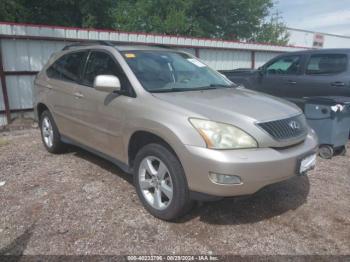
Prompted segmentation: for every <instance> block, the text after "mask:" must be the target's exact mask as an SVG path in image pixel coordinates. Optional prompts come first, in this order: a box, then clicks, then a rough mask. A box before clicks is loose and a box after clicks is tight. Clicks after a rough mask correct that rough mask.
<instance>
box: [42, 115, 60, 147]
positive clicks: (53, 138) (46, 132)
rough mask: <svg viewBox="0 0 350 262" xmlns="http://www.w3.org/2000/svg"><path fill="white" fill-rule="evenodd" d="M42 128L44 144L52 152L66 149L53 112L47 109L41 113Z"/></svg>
mask: <svg viewBox="0 0 350 262" xmlns="http://www.w3.org/2000/svg"><path fill="white" fill-rule="evenodd" d="M39 124H40V130H41V138H42V141H43V144H44V146H45V148H46V150H47V151H49V152H50V153H61V152H62V151H63V150H64V149H65V144H64V143H63V142H62V141H61V136H60V133H59V131H58V128H57V126H56V123H55V121H54V120H53V117H52V115H51V113H50V112H49V111H48V110H45V111H44V112H43V113H42V114H41V115H40V122H39Z"/></svg>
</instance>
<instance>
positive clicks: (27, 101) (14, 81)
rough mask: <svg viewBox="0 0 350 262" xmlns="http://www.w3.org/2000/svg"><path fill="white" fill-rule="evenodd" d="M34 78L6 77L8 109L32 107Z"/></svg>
mask: <svg viewBox="0 0 350 262" xmlns="http://www.w3.org/2000/svg"><path fill="white" fill-rule="evenodd" d="M34 78H35V76H7V77H6V85H7V93H8V96H9V104H10V109H28V108H32V107H33V81H34Z"/></svg>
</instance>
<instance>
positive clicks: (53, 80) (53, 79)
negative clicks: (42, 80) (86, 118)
mask: <svg viewBox="0 0 350 262" xmlns="http://www.w3.org/2000/svg"><path fill="white" fill-rule="evenodd" d="M86 56H87V52H86V51H78V52H72V53H68V54H66V55H63V56H62V57H60V58H59V59H58V60H57V61H56V62H54V63H53V64H52V65H51V66H50V67H49V68H48V69H47V70H46V77H47V82H48V84H47V85H46V86H47V87H48V88H49V89H50V90H51V93H50V95H49V96H48V99H49V104H50V105H52V113H53V116H54V118H55V122H56V124H57V125H58V128H59V130H60V132H61V133H62V134H64V135H67V136H69V137H72V138H73V137H77V136H79V134H78V132H77V121H78V120H77V119H76V117H75V115H74V111H73V108H72V105H73V104H74V103H75V99H76V98H75V95H74V92H75V89H76V88H77V86H78V85H79V82H80V77H81V72H82V68H83V65H84V62H85V59H86Z"/></svg>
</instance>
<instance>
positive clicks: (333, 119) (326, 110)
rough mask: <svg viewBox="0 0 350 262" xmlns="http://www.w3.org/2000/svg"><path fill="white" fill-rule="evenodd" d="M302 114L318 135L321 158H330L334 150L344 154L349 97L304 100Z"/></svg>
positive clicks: (349, 126)
mask: <svg viewBox="0 0 350 262" xmlns="http://www.w3.org/2000/svg"><path fill="white" fill-rule="evenodd" d="M304 114H305V116H306V119H307V122H308V124H309V125H310V126H311V128H313V129H314V130H315V132H316V134H317V135H318V139H319V144H320V148H319V155H320V156H321V157H322V158H327V159H329V158H332V156H333V154H334V151H335V150H341V151H340V152H341V154H345V153H346V144H347V142H348V139H349V133H350V97H339V96H328V97H309V98H305V105H304Z"/></svg>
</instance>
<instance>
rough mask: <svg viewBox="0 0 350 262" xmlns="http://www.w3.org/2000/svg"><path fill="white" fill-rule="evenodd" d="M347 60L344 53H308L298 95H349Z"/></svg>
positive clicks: (349, 77) (349, 82)
mask: <svg viewBox="0 0 350 262" xmlns="http://www.w3.org/2000/svg"><path fill="white" fill-rule="evenodd" d="M348 61H349V57H348V55H347V54H345V53H320V54H311V55H309V56H308V58H307V62H306V67H305V73H304V75H303V77H302V80H301V81H300V83H299V85H300V86H299V93H298V96H335V95H336V96H350V75H349V73H348V71H349V70H348V67H349V65H348V63H349V62H348Z"/></svg>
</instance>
